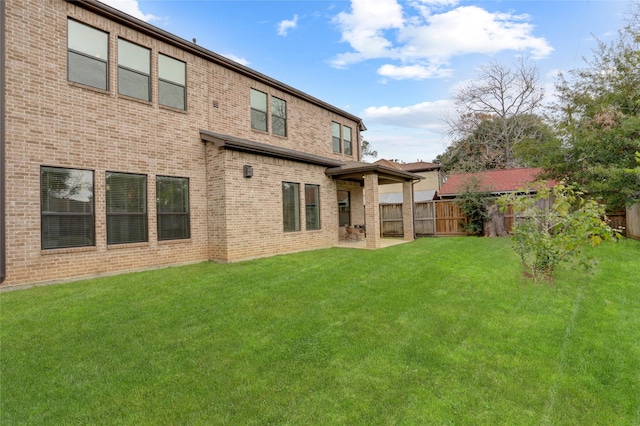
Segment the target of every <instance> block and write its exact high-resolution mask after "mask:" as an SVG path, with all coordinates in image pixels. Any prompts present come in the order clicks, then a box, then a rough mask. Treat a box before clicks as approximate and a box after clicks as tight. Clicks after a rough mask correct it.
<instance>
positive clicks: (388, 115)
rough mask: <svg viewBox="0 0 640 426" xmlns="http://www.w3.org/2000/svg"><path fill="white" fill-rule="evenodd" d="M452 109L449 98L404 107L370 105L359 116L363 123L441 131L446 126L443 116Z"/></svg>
mask: <svg viewBox="0 0 640 426" xmlns="http://www.w3.org/2000/svg"><path fill="white" fill-rule="evenodd" d="M453 110H454V105H453V102H452V101H451V100H439V101H435V102H421V103H419V104H416V105H409V106H404V107H398V106H396V107H390V106H380V107H375V106H371V107H368V108H366V109H365V110H364V111H363V112H362V114H361V117H362V118H363V119H364V121H365V123H373V124H383V125H387V126H398V127H404V128H414V129H429V130H432V131H437V132H441V133H442V132H444V130H445V128H446V125H445V123H444V121H443V118H444V117H445V116H446V115H447V114H449V113H450V112H451V111H453Z"/></svg>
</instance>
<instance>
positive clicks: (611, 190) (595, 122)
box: [540, 3, 640, 211]
mask: <svg viewBox="0 0 640 426" xmlns="http://www.w3.org/2000/svg"><path fill="white" fill-rule="evenodd" d="M634 8H635V9H633V10H631V12H630V13H629V15H628V17H627V24H626V25H625V26H624V27H623V28H622V29H621V30H620V31H619V32H618V37H617V39H616V40H615V41H613V42H611V43H604V42H601V41H600V42H599V43H598V47H597V49H595V50H594V56H593V59H591V60H585V62H586V67H585V68H582V69H576V70H572V71H571V72H570V74H569V78H565V77H564V76H561V78H560V81H559V82H558V84H557V91H558V94H559V101H558V102H557V104H556V105H555V107H554V113H555V115H556V119H557V122H556V124H557V129H558V132H559V135H560V137H561V139H562V143H561V144H558V145H556V146H553V147H548V148H549V150H548V151H547V155H546V156H544V157H541V158H540V160H541V162H542V163H543V164H541V165H543V166H544V167H545V169H547V171H548V175H547V176H548V177H553V178H555V179H557V180H565V181H567V182H570V183H572V184H575V185H576V186H577V187H578V188H580V189H582V190H583V191H585V192H587V193H589V194H590V196H593V197H597V198H599V199H600V200H602V201H603V202H604V203H606V204H607V207H608V210H610V211H617V210H621V209H623V208H624V206H625V203H633V202H640V173H637V171H635V169H636V167H637V166H636V159H635V155H636V152H638V151H640V19H639V16H640V13H639V12H640V3H634Z"/></svg>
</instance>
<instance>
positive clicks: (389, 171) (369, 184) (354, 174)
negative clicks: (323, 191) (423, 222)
mask: <svg viewBox="0 0 640 426" xmlns="http://www.w3.org/2000/svg"><path fill="white" fill-rule="evenodd" d="M325 173H326V175H327V176H330V177H332V178H334V179H336V180H343V181H348V182H355V183H358V184H359V185H360V187H361V188H362V189H363V201H364V222H365V225H366V230H367V232H366V238H362V239H361V240H363V242H362V243H360V244H361V245H363V246H364V247H363V248H368V249H377V248H381V247H383V238H382V234H381V231H380V205H379V200H378V187H379V186H380V185H388V184H393V183H401V184H402V194H403V199H404V200H408V201H409V202H405V203H403V208H402V223H403V230H404V235H403V238H402V240H399V241H413V239H414V238H415V234H414V229H413V199H414V194H413V184H414V182H417V181H419V180H420V179H422V176H420V175H418V174H415V173H411V172H406V171H404V170H399V169H394V168H391V167H386V166H381V165H378V164H371V163H364V162H358V161H353V162H349V163H346V164H343V165H341V166H339V167H332V168H328V169H326V171H325ZM338 231H339V230H338ZM385 240H386V239H385ZM345 244H346V245H348V244H349V243H348V242H346V243H345ZM351 244H352V245H353V244H354V243H353V242H352V243H351ZM385 244H388V243H386V242H385Z"/></svg>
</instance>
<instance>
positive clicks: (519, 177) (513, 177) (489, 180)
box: [438, 168, 554, 197]
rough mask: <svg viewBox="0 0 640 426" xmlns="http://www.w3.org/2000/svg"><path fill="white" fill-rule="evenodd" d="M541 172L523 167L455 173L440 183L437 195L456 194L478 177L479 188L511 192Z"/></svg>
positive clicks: (487, 190)
mask: <svg viewBox="0 0 640 426" xmlns="http://www.w3.org/2000/svg"><path fill="white" fill-rule="evenodd" d="M541 173H542V169H541V168H523V169H506V170H491V171H487V172H478V173H456V174H452V175H450V176H449V177H448V178H447V181H446V182H445V183H444V185H442V188H440V191H438V195H439V196H441V197H442V196H452V195H458V194H461V193H463V192H465V191H466V185H468V184H469V183H471V182H472V180H473V179H474V178H476V179H478V184H479V190H480V191H486V192H512V191H516V190H518V189H520V188H523V187H525V186H527V185H528V184H530V183H532V182H534V181H535V180H536V179H537V177H538V176H539V175H540V174H541ZM553 184H554V182H553V181H549V183H548V185H549V186H553Z"/></svg>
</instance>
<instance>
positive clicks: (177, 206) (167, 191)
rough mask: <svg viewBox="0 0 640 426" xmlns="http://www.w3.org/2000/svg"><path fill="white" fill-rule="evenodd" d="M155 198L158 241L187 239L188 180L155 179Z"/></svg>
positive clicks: (163, 177)
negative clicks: (156, 201)
mask: <svg viewBox="0 0 640 426" xmlns="http://www.w3.org/2000/svg"><path fill="white" fill-rule="evenodd" d="M156 198H157V200H158V240H160V241H162V240H179V239H185V238H189V237H190V235H191V234H190V227H189V179H187V178H177V177H168V176H158V177H156Z"/></svg>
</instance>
